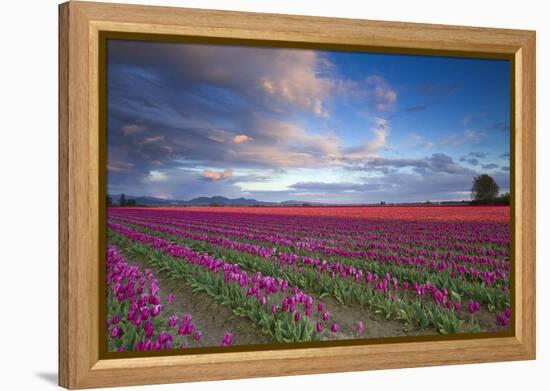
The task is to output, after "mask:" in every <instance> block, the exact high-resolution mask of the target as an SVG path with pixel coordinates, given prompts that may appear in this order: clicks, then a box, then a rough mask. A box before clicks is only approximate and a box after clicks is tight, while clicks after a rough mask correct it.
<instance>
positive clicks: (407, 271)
mask: <svg viewBox="0 0 550 391" xmlns="http://www.w3.org/2000/svg"><path fill="white" fill-rule="evenodd" d="M117 221H124V222H126V224H131V225H132V226H133V227H134V228H136V229H145V230H146V231H148V232H150V233H152V234H154V235H156V236H158V235H159V233H163V234H167V235H169V236H170V237H169V238H168V239H170V240H179V239H184V240H187V242H186V243H185V244H186V245H193V242H197V241H198V242H204V243H208V244H209V245H211V247H210V248H204V247H203V248H201V249H202V250H206V251H208V252H209V253H212V251H215V248H217V247H222V248H225V249H230V250H235V251H237V252H240V253H247V254H250V255H252V256H254V257H258V258H260V259H263V260H268V261H270V264H269V267H270V269H269V272H270V273H273V272H274V271H273V269H274V268H275V269H279V272H280V270H281V269H286V270H287V272H288V271H290V272H292V271H293V269H295V268H296V265H298V267H299V268H301V269H304V268H305V269H310V268H311V269H314V270H315V271H316V272H317V274H319V273H328V274H330V275H331V277H332V278H334V277H337V278H338V279H346V280H347V279H351V280H352V281H353V282H354V283H358V282H364V283H366V284H369V283H370V282H371V281H377V279H378V276H383V275H384V276H385V275H391V276H393V278H396V279H397V280H398V281H400V285H401V287H402V288H403V289H404V290H405V291H407V290H409V286H410V287H411V288H414V286H415V284H416V285H418V283H419V282H420V281H427V282H430V283H431V286H435V287H439V290H442V289H446V290H447V291H454V292H456V293H457V294H459V295H461V296H466V297H470V298H472V299H475V300H478V301H480V302H482V303H484V304H488V305H489V306H490V307H492V308H493V309H496V308H500V307H503V306H505V305H506V304H507V302H506V300H507V299H508V295H507V290H506V289H502V288H503V287H504V288H506V287H505V286H502V285H501V286H495V287H491V286H489V285H491V278H495V275H494V274H492V275H491V274H489V273H488V272H484V273H485V274H482V273H479V274H480V275H481V276H482V277H483V279H482V280H481V281H475V282H469V283H465V282H464V281H461V280H458V279H456V278H454V277H453V276H452V274H451V273H453V271H452V270H451V271H449V270H444V269H439V270H437V273H425V271H424V270H422V269H420V270H419V269H418V268H407V267H402V265H401V264H385V265H380V264H377V263H376V262H363V261H356V262H354V261H353V260H345V259H344V260H341V261H340V260H339V261H332V262H329V261H326V260H321V259H319V258H309V257H306V256H298V255H295V254H292V253H283V252H278V253H276V252H275V251H274V250H273V249H268V248H264V247H261V246H257V245H251V244H248V243H243V242H237V241H232V240H230V239H226V238H224V237H211V236H208V235H205V234H196V233H192V232H188V231H183V230H179V229H176V228H172V227H170V226H164V225H158V224H151V223H142V222H139V221H137V220H132V219H119V220H117ZM195 245H196V244H195ZM225 256H227V255H225ZM235 259H239V255H238V254H237V256H235ZM471 273H473V272H471ZM371 276H372V277H371ZM287 278H288V277H287ZM476 278H477V276H476ZM495 279H496V278H495ZM493 281H494V280H493ZM308 289H311V288H309V287H308ZM416 291H417V293H418V292H419V291H418V290H416ZM342 300H345V299H342Z"/></svg>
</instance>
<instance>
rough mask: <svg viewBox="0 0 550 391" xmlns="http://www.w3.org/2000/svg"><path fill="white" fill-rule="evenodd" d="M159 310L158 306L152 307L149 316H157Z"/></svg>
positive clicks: (159, 306)
mask: <svg viewBox="0 0 550 391" xmlns="http://www.w3.org/2000/svg"><path fill="white" fill-rule="evenodd" d="M161 309H162V307H161V305H160V304H157V305H154V306H153V308H151V316H152V317H155V316H157V315H158V314H159V313H160V311H161Z"/></svg>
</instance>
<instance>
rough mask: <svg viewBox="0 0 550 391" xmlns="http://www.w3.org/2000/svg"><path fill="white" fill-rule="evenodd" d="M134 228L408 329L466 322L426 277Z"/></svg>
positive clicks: (448, 295) (451, 329) (453, 300)
mask: <svg viewBox="0 0 550 391" xmlns="http://www.w3.org/2000/svg"><path fill="white" fill-rule="evenodd" d="M132 229H135V230H136V232H141V233H143V234H147V235H150V236H151V237H157V238H163V240H167V241H171V242H174V243H181V244H184V245H185V246H188V247H190V248H193V249H194V250H195V251H202V252H203V253H205V254H206V253H208V254H209V255H210V256H212V257H219V258H220V259H224V260H230V261H231V262H234V263H237V264H239V265H240V266H242V267H243V268H245V269H247V270H254V271H261V272H262V273H265V274H271V275H274V276H281V277H284V278H286V279H287V280H288V281H289V282H290V283H292V284H295V285H297V286H299V287H301V288H305V289H309V290H310V291H311V292H315V293H317V294H318V295H320V296H321V297H323V296H325V295H330V296H333V297H335V298H336V299H337V300H338V301H340V302H341V303H343V304H353V303H359V304H360V305H362V306H365V307H367V308H370V309H371V310H373V311H375V312H378V313H382V314H384V315H385V316H386V317H388V318H395V319H398V320H401V321H403V322H405V323H406V324H407V325H409V326H411V327H412V326H419V327H421V328H426V327H432V328H435V329H436V330H438V331H440V332H442V333H456V332H459V331H460V330H461V325H462V324H463V323H464V322H463V319H461V317H460V314H461V313H464V309H462V311H461V300H462V299H461V297H460V296H459V295H458V294H456V292H455V293H453V292H451V291H448V290H447V289H445V288H437V287H436V286H435V285H432V284H431V283H430V282H429V281H426V282H424V283H413V284H410V285H409V284H408V283H406V282H400V281H399V280H398V278H397V277H393V276H391V275H390V274H386V275H380V276H379V275H377V274H372V273H370V272H367V273H365V275H362V271H358V270H356V269H352V268H348V269H341V270H318V269H317V268H312V267H296V265H287V264H282V263H277V261H276V260H275V259H273V260H272V261H271V262H266V260H265V259H263V258H261V257H258V256H256V255H251V254H246V253H244V254H243V253H242V252H238V251H235V250H234V249H229V248H220V247H216V246H212V245H210V244H208V243H204V242H203V243H200V242H199V243H198V244H197V242H195V243H193V241H190V240H189V239H181V238H179V239H178V238H176V237H171V236H170V235H166V234H162V233H160V234H159V232H156V231H151V230H147V229H145V228H139V227H132ZM337 276H338V277H337ZM476 311H477V310H476ZM474 325H475V323H474Z"/></svg>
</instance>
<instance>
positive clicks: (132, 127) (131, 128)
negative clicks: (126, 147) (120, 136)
mask: <svg viewBox="0 0 550 391" xmlns="http://www.w3.org/2000/svg"><path fill="white" fill-rule="evenodd" d="M146 129H147V128H146V127H145V126H141V125H136V124H128V125H125V126H123V127H122V132H123V133H124V134H125V135H127V136H128V135H131V134H137V133H141V132H144V131H145V130H146Z"/></svg>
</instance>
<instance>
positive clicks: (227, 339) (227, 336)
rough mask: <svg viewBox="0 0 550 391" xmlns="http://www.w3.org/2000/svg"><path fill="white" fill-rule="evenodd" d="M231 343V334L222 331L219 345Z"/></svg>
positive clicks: (229, 344)
mask: <svg viewBox="0 0 550 391" xmlns="http://www.w3.org/2000/svg"><path fill="white" fill-rule="evenodd" d="M232 343H233V334H231V333H224V334H223V340H222V344H221V346H231V344H232Z"/></svg>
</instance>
